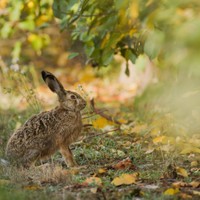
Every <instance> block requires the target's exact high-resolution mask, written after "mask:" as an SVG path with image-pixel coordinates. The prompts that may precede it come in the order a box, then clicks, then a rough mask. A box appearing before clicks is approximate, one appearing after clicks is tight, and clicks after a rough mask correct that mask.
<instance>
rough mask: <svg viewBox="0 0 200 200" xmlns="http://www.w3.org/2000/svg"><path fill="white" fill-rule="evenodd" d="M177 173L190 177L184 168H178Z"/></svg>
mask: <svg viewBox="0 0 200 200" xmlns="http://www.w3.org/2000/svg"><path fill="white" fill-rule="evenodd" d="M176 172H177V174H179V175H180V176H183V177H188V173H187V171H186V170H185V169H184V168H181V167H176Z"/></svg>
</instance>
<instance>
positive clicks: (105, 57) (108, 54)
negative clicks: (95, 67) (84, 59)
mask: <svg viewBox="0 0 200 200" xmlns="http://www.w3.org/2000/svg"><path fill="white" fill-rule="evenodd" d="M113 55H114V50H113V49H105V50H104V51H103V54H102V60H101V61H102V65H108V64H110V62H111V61H112V59H113Z"/></svg>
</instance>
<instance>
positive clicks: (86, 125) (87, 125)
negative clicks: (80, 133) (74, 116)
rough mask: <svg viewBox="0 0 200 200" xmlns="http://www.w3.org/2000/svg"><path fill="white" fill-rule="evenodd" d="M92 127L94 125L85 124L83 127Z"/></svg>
mask: <svg viewBox="0 0 200 200" xmlns="http://www.w3.org/2000/svg"><path fill="white" fill-rule="evenodd" d="M90 126H92V124H83V127H84V128H85V127H90Z"/></svg>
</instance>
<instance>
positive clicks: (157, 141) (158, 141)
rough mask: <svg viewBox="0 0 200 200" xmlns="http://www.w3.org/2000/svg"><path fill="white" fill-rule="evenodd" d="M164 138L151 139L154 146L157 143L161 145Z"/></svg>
mask: <svg viewBox="0 0 200 200" xmlns="http://www.w3.org/2000/svg"><path fill="white" fill-rule="evenodd" d="M165 138H166V136H164V135H163V136H159V137H156V138H154V139H153V143H154V144H157V143H161V142H163V140H164V139H165Z"/></svg>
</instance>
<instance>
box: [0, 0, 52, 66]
mask: <svg viewBox="0 0 200 200" xmlns="http://www.w3.org/2000/svg"><path fill="white" fill-rule="evenodd" d="M51 4H52V1H51V0H40V1H38V0H18V1H15V0H10V1H8V0H1V2H0V10H1V14H0V27H1V28H0V38H2V39H3V40H5V41H7V39H8V38H11V40H8V41H7V45H8V44H9V43H10V42H11V44H10V45H11V46H12V52H11V56H12V62H14V63H15V62H17V61H18V60H19V59H20V58H24V57H22V56H21V52H23V53H24V54H25V52H26V51H25V49H26V50H27V47H29V48H32V49H33V50H34V51H35V52H37V54H41V50H42V49H43V48H44V47H45V46H46V45H48V44H49V43H50V38H49V36H48V34H47V33H45V32H42V29H43V28H45V27H47V26H49V22H50V21H51V20H52V17H53V13H52V9H51ZM2 43H3V42H2ZM3 44H4V43H3ZM24 47H26V48H24ZM6 51H7V50H6V47H5V48H4V49H2V50H1V53H2V56H3V55H6V56H8V55H7V53H6ZM26 54H27V52H26ZM29 55H30V54H29ZM9 56H10V55H9Z"/></svg>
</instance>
